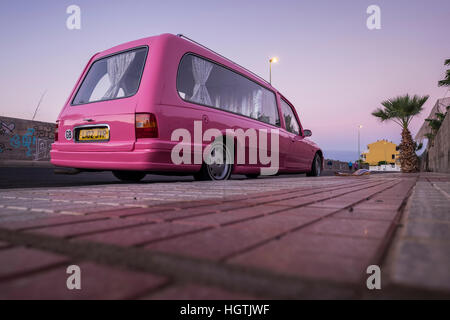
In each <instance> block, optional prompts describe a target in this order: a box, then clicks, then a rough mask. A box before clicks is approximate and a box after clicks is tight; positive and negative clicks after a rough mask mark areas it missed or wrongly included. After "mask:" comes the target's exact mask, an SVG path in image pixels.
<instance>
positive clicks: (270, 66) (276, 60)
mask: <svg viewBox="0 0 450 320" xmlns="http://www.w3.org/2000/svg"><path fill="white" fill-rule="evenodd" d="M277 62H278V58H277V57H273V58H270V59H269V74H270V76H269V77H270V81H269V83H270V84H272V63H277Z"/></svg>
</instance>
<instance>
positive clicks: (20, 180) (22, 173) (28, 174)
mask: <svg viewBox="0 0 450 320" xmlns="http://www.w3.org/2000/svg"><path fill="white" fill-rule="evenodd" d="M332 174H333V173H332V172H329V171H325V172H324V175H327V176H328V175H332ZM299 176H303V177H304V176H305V175H304V174H303V175H284V176H282V177H299ZM266 178H275V179H276V178H278V177H266ZM232 179H234V180H242V179H246V178H245V176H241V175H234V176H233V177H232ZM260 179H261V178H260ZM187 181H193V178H192V176H162V175H151V174H149V175H147V176H146V177H145V179H144V180H142V183H144V184H146V183H159V182H187ZM99 184H105V185H113V184H124V183H123V182H121V181H119V180H117V179H116V178H115V177H114V176H113V175H112V173H111V172H83V173H79V174H76V175H65V174H55V173H54V169H53V168H27V167H0V189H8V188H44V187H70V186H72V187H75V186H89V185H99Z"/></svg>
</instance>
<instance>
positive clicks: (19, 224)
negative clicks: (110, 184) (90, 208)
mask: <svg viewBox="0 0 450 320" xmlns="http://www.w3.org/2000/svg"><path fill="white" fill-rule="evenodd" d="M102 219H103V220H106V219H107V218H106V217H83V216H73V215H52V216H50V217H47V216H46V217H44V218H41V219H32V220H27V221H12V222H0V228H5V229H10V230H25V229H31V228H42V227H47V226H56V225H64V224H71V223H75V222H82V221H99V220H102Z"/></svg>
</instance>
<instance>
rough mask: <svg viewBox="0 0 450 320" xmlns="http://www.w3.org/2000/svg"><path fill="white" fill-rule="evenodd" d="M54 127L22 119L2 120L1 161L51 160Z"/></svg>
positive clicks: (0, 122)
mask: <svg viewBox="0 0 450 320" xmlns="http://www.w3.org/2000/svg"><path fill="white" fill-rule="evenodd" d="M54 138H55V133H54V125H53V124H50V123H44V122H36V121H29V120H22V119H13V118H6V119H3V118H2V119H0V159H7V160H36V161H39V160H49V159H50V150H51V145H52V143H53V141H54Z"/></svg>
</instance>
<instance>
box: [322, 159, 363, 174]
mask: <svg viewBox="0 0 450 320" xmlns="http://www.w3.org/2000/svg"><path fill="white" fill-rule="evenodd" d="M329 161H331V162H332V164H331V167H330V166H329V165H328V162H329ZM323 166H324V170H326V171H349V170H348V162H344V161H339V160H332V159H325V160H324V163H323ZM358 169H369V166H368V165H362V167H359V168H358ZM352 170H355V168H354V167H353V169H352Z"/></svg>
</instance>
